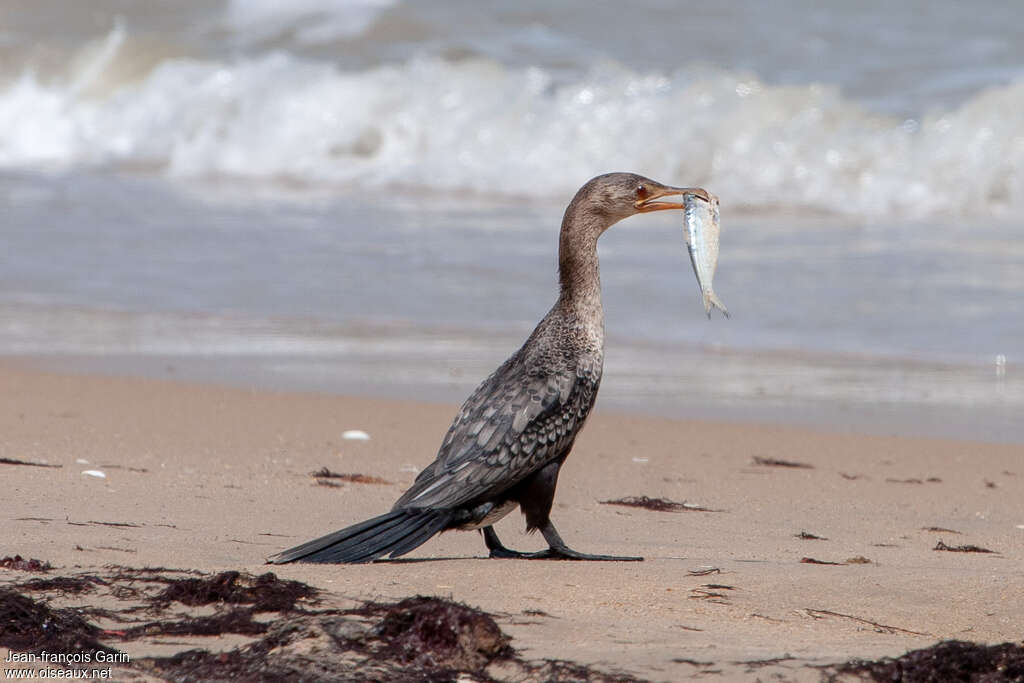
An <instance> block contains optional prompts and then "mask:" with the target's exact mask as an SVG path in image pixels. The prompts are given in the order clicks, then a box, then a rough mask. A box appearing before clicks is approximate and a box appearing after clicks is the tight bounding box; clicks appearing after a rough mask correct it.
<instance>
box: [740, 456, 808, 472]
mask: <svg viewBox="0 0 1024 683" xmlns="http://www.w3.org/2000/svg"><path fill="white" fill-rule="evenodd" d="M754 464H755V465H761V466H763V467H793V468H798V469H806V470H813V469H814V465H808V464H807V463H805V462H794V461H792V460H780V459H778V458H764V457H761V456H760V455H755V456H754Z"/></svg>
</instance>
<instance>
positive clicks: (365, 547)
mask: <svg viewBox="0 0 1024 683" xmlns="http://www.w3.org/2000/svg"><path fill="white" fill-rule="evenodd" d="M451 520H452V513H451V512H449V511H447V510H408V509H406V510H392V511H391V512H388V513H385V514H383V515H381V516H379V517H374V518H373V519H368V520H366V521H365V522H360V523H359V524H353V525H352V526H350V527H346V528H344V529H341V530H340V531H335V532H334V533H330V534H327V535H326V536H321V537H320V538H315V539H313V540H312V541H308V542H306V543H303V544H302V545H297V546H295V547H294V548H290V549H288V550H285V551H283V552H281V553H278V554H277V555H274V556H273V557H270V558H268V559H267V562H268V563H271V564H285V563H288V562H337V563H358V562H371V561H373V560H375V559H377V558H378V557H382V556H384V555H388V554H390V555H391V557H398V556H399V555H404V554H405V553H407V552H409V551H411V550H413V549H415V548H418V547H419V546H421V545H423V544H424V543H426V542H427V540H428V539H430V537H431V536H433V535H434V534H436V533H438V532H440V531H443V530H444V529H445V527H447V526H448V524H449V523H450V522H451Z"/></svg>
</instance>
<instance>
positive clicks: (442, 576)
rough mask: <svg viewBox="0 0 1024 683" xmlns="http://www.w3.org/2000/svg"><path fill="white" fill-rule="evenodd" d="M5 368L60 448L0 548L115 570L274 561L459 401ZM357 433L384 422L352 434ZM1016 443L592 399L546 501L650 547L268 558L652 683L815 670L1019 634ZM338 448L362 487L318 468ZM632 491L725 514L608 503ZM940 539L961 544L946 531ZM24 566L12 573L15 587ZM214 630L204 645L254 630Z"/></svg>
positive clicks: (20, 406) (1023, 469)
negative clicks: (469, 618)
mask: <svg viewBox="0 0 1024 683" xmlns="http://www.w3.org/2000/svg"><path fill="white" fill-rule="evenodd" d="M0 387H2V388H3V391H2V392H0V434H3V438H2V439H0V458H2V459H8V460H13V461H21V462H28V463H45V464H49V465H57V466H59V467H36V466H31V465H22V464H12V463H6V464H2V463H0V477H2V481H3V483H4V498H5V500H4V505H3V506H2V512H0V519H2V524H3V527H4V530H5V533H4V534H3V538H2V539H0V557H4V556H13V555H15V554H18V555H21V556H23V557H26V558H28V557H31V558H38V559H40V560H43V561H47V562H50V563H51V564H52V565H54V567H55V569H54V571H55V572H63V573H74V572H81V571H86V570H90V569H97V570H98V569H99V568H102V567H104V566H106V565H111V564H114V565H124V566H129V567H136V568H138V567H146V566H159V567H170V568H180V569H196V570H201V571H203V572H219V571H223V570H228V569H235V570H240V571H246V572H250V573H254V574H260V573H263V572H264V571H266V570H267V569H268V567H266V566H265V565H264V564H263V561H264V558H265V557H267V556H268V555H271V554H273V553H275V552H277V551H279V550H281V549H283V548H286V547H289V546H291V545H294V544H296V543H298V542H301V541H304V540H308V539H309V538H311V537H313V536H315V535H320V534H322V533H325V532H328V531H332V530H334V529H337V528H340V527H341V526H344V525H347V524H350V523H353V522H356V521H359V520H361V519H363V518H365V517H369V516H372V515H375V514H378V513H380V512H383V511H385V510H387V509H388V508H389V507H390V505H391V503H392V502H393V501H394V499H395V498H397V497H398V495H399V494H400V493H401V492H402V491H403V490H404V487H405V486H407V485H408V484H409V483H410V482H411V481H412V479H413V478H414V476H415V472H416V468H419V467H423V466H424V465H426V464H427V463H429V462H430V461H431V459H432V458H433V455H434V453H435V450H436V448H437V445H438V444H439V442H440V440H441V437H442V436H443V434H444V431H445V429H446V428H447V426H448V423H449V420H450V419H451V417H452V415H453V414H454V412H455V410H456V408H457V406H455V405H449V404H430V403H414V402H402V401H392V400H377V399H365V398H349V397H342V396H332V395H317V394H304V393H286V392H269V391H246V390H243V389H238V388H227V387H221V386H215V385H204V384H192V383H184V382H173V381H161V380H152V379H131V378H113V377H106V376H92V375H76V374H69V373H53V372H47V371H42V370H38V369H35V368H33V367H30V366H28V365H26V364H25V363H24V362H20V361H3V362H0ZM599 406H600V401H599ZM350 429H359V430H364V431H366V432H367V433H368V434H369V435H370V437H371V438H370V440H368V441H353V440H346V439H343V438H342V435H343V433H344V432H345V431H346V430H350ZM1022 456H1024V448H1022V447H1021V446H1019V445H1003V444H986V443H975V442H966V441H955V440H948V439H925V438H898V437H880V436H865V435H860V434H851V433H830V432H825V431H815V430H811V429H805V428H789V427H783V426H774V425H761V424H753V423H716V422H710V421H692V420H669V419H657V418H644V417H635V416H623V415H618V414H612V413H608V412H603V411H601V410H600V407H599V408H598V410H597V412H595V414H594V415H593V416H592V417H591V420H590V422H589V424H588V425H587V428H586V429H585V430H584V431H583V433H582V435H581V436H580V438H579V439H578V441H577V444H576V448H575V450H574V452H573V454H572V456H571V457H570V458H569V460H568V461H567V463H566V465H565V467H564V468H563V471H562V475H561V479H560V486H559V489H558V493H557V496H556V499H555V507H554V510H553V513H552V516H553V519H554V520H555V522H556V524H557V526H558V528H559V530H560V532H561V534H562V536H563V537H564V538H565V539H566V541H567V542H568V543H569V544H570V545H571V546H573V547H575V548H577V549H579V550H582V551H588V552H599V553H612V554H622V555H632V554H639V555H643V556H645V557H646V558H647V559H646V561H645V562H643V563H610V564H601V563H584V564H580V563H566V562H524V561H509V560H490V559H487V558H486V556H485V549H484V545H483V541H482V539H481V538H480V537H479V535H478V534H475V533H466V532H460V533H449V534H444V535H442V536H440V537H438V538H435V539H433V540H431V541H430V542H428V543H427V544H426V545H424V546H422V547H421V548H419V549H418V550H416V551H414V552H413V553H411V554H410V555H409V556H407V557H408V558H410V559H411V560H417V561H398V562H383V563H377V564H372V565H362V566H323V565H287V566H281V567H273V571H274V572H275V573H276V574H277V575H278V576H279V577H282V578H288V579H298V580H301V581H304V582H307V583H309V584H311V585H313V586H315V587H317V588H320V589H323V590H325V591H328V592H329V593H330V594H334V595H336V596H338V598H339V599H342V598H355V599H376V600H383V599H400V598H404V597H409V596H413V595H417V594H420V595H437V596H444V597H451V598H454V599H456V600H458V601H462V602H465V603H467V604H469V605H471V606H474V607H478V608H480V609H482V610H484V611H487V612H489V613H492V614H495V615H498V623H499V625H500V626H501V628H502V629H503V630H504V631H505V632H506V633H508V634H510V635H511V636H512V638H513V640H512V646H513V647H515V648H516V649H517V650H518V651H519V652H520V654H521V655H522V656H524V657H528V658H533V659H542V658H558V659H566V660H573V661H577V662H581V663H584V664H589V665H596V666H598V667H600V668H605V669H615V670H622V671H626V672H629V673H631V674H633V675H636V676H638V677H642V678H648V679H652V680H680V679H686V678H688V677H691V676H703V677H710V678H714V677H715V676H718V677H721V678H722V679H723V680H724V679H739V680H744V679H747V678H753V677H756V676H761V677H764V678H767V677H770V676H771V675H774V674H779V675H781V676H783V677H785V678H787V679H792V680H804V679H806V680H816V679H817V678H818V672H817V670H815V669H811V668H808V667H807V665H817V664H827V663H831V662H837V661H842V660H846V659H849V658H852V657H870V658H875V657H879V656H885V655H889V656H895V655H899V654H901V653H903V652H905V651H907V650H910V649H914V648H919V647H926V646H928V645H931V644H933V643H935V642H936V641H938V640H942V639H950V638H956V639H961V640H971V641H977V642H984V643H998V642H1003V641H1020V640H1021V638H1024V626H1022V624H1024V458H1022ZM787 464H788V465H802V466H797V467H794V466H787ZM325 467H326V468H328V469H329V470H331V471H334V472H338V473H348V474H359V475H365V479H363V481H369V482H371V483H360V482H359V481H345V480H343V479H327V480H318V479H317V478H316V477H314V476H312V475H311V473H313V472H315V471H318V470H321V469H322V468H325ZM90 470H93V471H99V472H103V473H104V474H105V475H106V476H105V478H99V477H95V476H91V475H88V474H83V472H85V471H90ZM373 478H377V479H379V480H383V481H384V482H387V483H380V482H374V480H373ZM357 479H358V478H357ZM641 496H648V497H650V498H665V499H669V500H672V501H677V502H686V503H689V504H693V505H697V506H702V507H704V508H707V509H709V510H711V511H707V512H701V511H691V510H685V511H681V512H665V511H652V510H646V509H643V508H637V507H627V506H620V505H610V504H606V503H604V502H602V501H609V500H612V499H619V498H623V497H641ZM522 528H523V524H522V519H521V517H520V516H519V515H518V513H515V514H513V515H510V516H509V517H508V518H506V519H505V520H503V521H502V522H501V523H500V524H499V525H498V531H499V533H500V534H501V536H502V539H503V540H504V541H505V543H506V544H507V545H509V546H510V547H514V548H517V549H524V550H527V549H539V548H540V547H542V541H541V539H540V538H539V537H537V536H527V535H525V534H524V533H523V532H522ZM801 535H803V536H804V537H801ZM807 536H817V537H820V538H816V539H815V538H808V537H807ZM940 541H941V544H942V545H944V546H945V547H947V548H951V549H952V550H941V549H940V550H936V547H937V546H938V547H940V548H941V547H942V545H939V544H940ZM961 546H975V547H977V548H982V549H988V550H992V551H994V552H991V553H982V552H958V551H957V550H956V549H957V548H959V547H961ZM825 563H836V564H825ZM25 578H26V575H25V573H24V572H17V571H12V570H4V569H0V584H10V583H14V582H17V581H23V580H25ZM87 603H88V599H87V598H86V597H83V598H81V599H80V600H79V602H78V603H75V602H74V600H72V601H71V604H87ZM214 640H215V641H216V642H213V643H207V644H206V647H208V648H211V649H217V648H218V647H224V648H227V647H232V646H234V645H235V644H237V642H238V639H237V638H226V639H214ZM147 647H151V648H153V649H154V651H155V650H157V649H160V648H164V649H166V646H162V645H160V644H158V643H154V644H151V645H147V644H146V643H145V642H142V641H140V642H137V643H134V644H133V645H132V646H131V648H127V647H126V649H128V650H129V651H130V652H131V654H132V656H133V657H140V656H142V655H144V654H147V650H146V648H147ZM6 657H7V652H6V651H5V650H3V649H2V648H0V661H3V660H4V659H6Z"/></svg>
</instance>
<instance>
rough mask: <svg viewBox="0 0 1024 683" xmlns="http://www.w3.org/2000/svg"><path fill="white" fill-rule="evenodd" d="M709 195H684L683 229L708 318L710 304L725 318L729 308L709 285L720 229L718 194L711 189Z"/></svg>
mask: <svg viewBox="0 0 1024 683" xmlns="http://www.w3.org/2000/svg"><path fill="white" fill-rule="evenodd" d="M708 197H710V198H711V201H706V200H705V199H704V198H702V197H699V196H697V195H695V194H687V195H684V196H683V207H684V209H683V213H684V215H685V217H686V218H685V221H684V230H683V232H684V233H685V235H686V247H687V249H689V251H690V262H691V263H693V272H694V274H696V275H697V285H698V286H699V287H700V292H701V294H702V295H703V296H704V311H705V312H706V313H707V314H708V318H710V317H711V306H712V305H714V306H715V307H716V308H718V310H720V311H721V312H722V313H723V314H724V315H725V317H726V318H728V317H729V311H728V310H727V309H726V307H725V304H723V303H722V300H721V299H719V298H718V296H717V295H715V292H714V290H713V289H712V288H711V281H712V280H713V279H714V278H715V269H716V268H717V267H718V235H719V232H721V229H720V228H719V225H718V197H716V196H715V195H713V194H711V193H710V192H709V193H708Z"/></svg>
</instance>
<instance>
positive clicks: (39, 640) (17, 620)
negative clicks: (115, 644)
mask: <svg viewBox="0 0 1024 683" xmlns="http://www.w3.org/2000/svg"><path fill="white" fill-rule="evenodd" d="M98 635H99V629H98V628H97V627H95V626H93V625H92V624H90V623H89V622H87V621H86V620H85V619H84V618H82V616H81V615H80V614H79V613H78V611H77V610H75V609H72V608H64V609H53V608H51V607H50V606H49V605H48V604H46V603H45V602H43V601H41V600H35V599H33V598H30V597H28V596H27V595H22V594H21V593H19V592H17V591H15V590H11V589H9V588H0V646H3V647H6V648H9V649H11V650H16V651H19V652H25V651H33V652H38V651H42V650H49V651H55V652H82V651H87V650H92V651H95V650H101V649H102V650H106V651H108V652H110V651H112V650H111V649H110V648H107V647H104V646H103V645H101V644H100V643H99V642H97V640H96V637H97V636H98Z"/></svg>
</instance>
